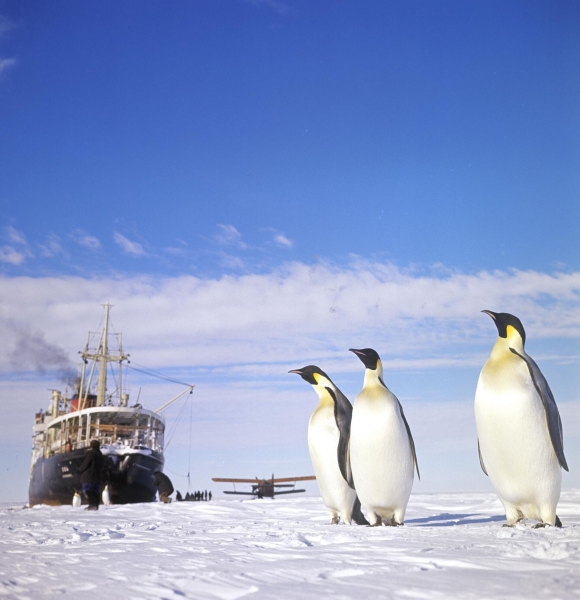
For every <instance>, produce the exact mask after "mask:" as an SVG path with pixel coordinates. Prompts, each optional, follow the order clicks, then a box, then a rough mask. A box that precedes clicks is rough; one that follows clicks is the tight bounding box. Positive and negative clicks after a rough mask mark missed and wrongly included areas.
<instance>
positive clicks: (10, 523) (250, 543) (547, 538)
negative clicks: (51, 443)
mask: <svg viewBox="0 0 580 600" xmlns="http://www.w3.org/2000/svg"><path fill="white" fill-rule="evenodd" d="M558 514H559V516H560V518H561V519H562V521H563V524H564V528H563V529H560V530H558V529H554V528H545V529H532V528H531V523H530V524H528V525H527V526H525V527H524V526H518V527H517V528H514V529H507V528H502V524H503V523H504V522H505V520H504V515H503V513H502V510H501V505H500V503H499V502H498V501H497V499H496V497H495V496H494V495H493V494H489V493H480V494H473V493H469V494H468V493H464V494H433V495H413V496H411V501H410V503H409V508H408V512H407V520H406V524H405V526H404V527H399V528H392V527H381V528H378V527H377V528H369V527H358V526H351V527H349V526H346V525H338V526H336V525H334V526H333V525H329V524H328V517H327V513H326V510H325V508H324V506H323V504H322V501H321V499H320V498H317V497H301V498H292V499H276V500H271V499H264V500H246V501H235V500H234V501H232V500H217V501H213V502H180V503H173V504H170V505H163V504H158V503H154V504H139V505H126V506H108V507H101V509H100V510H99V511H98V512H88V511H85V510H83V509H82V508H72V507H67V506H64V507H47V506H39V507H34V508H32V509H28V508H26V509H24V508H22V507H14V506H13V507H7V506H4V507H0V527H1V534H0V552H1V559H0V581H1V585H0V598H15V599H25V598H30V599H36V598H56V597H58V598H61V597H63V596H65V597H66V596H70V597H74V598H75V599H83V598H111V599H113V598H114V599H125V598H127V599H132V598H135V599H146V600H148V599H162V598H167V599H183V598H201V599H205V598H207V599H216V598H217V599H219V600H235V599H236V598H243V597H245V596H252V597H253V598H272V599H273V598H276V599H282V600H283V599H286V598H317V599H318V598H333V599H347V598H348V599H350V598H352V599H357V600H358V599H364V598H373V599H374V598H394V599H445V600H446V599H454V598H458V599H459V598H461V599H474V598H478V599H479V598H482V599H483V598H501V599H512V598H527V599H535V598H538V599H541V598H549V599H551V600H554V599H559V598H561V599H562V600H564V599H570V598H580V491H566V492H564V493H563V494H562V498H561V501H560V504H559V507H558Z"/></svg>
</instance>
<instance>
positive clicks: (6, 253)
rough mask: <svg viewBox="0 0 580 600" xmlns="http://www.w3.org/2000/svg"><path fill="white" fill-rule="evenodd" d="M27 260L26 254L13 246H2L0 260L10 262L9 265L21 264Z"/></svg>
mask: <svg viewBox="0 0 580 600" xmlns="http://www.w3.org/2000/svg"><path fill="white" fill-rule="evenodd" d="M25 260H26V254H24V253H23V252H18V250H16V249H15V248H13V247H12V246H1V247H0V262H3V263H8V264H9V265H16V266H18V265H21V264H22V263H23V262H24V261H25Z"/></svg>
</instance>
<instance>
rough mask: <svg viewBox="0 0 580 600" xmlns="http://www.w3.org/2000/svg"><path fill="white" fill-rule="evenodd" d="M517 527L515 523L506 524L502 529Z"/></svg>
mask: <svg viewBox="0 0 580 600" xmlns="http://www.w3.org/2000/svg"><path fill="white" fill-rule="evenodd" d="M515 526H516V524H515V523H512V524H511V525H510V524H509V523H504V524H503V525H502V527H515Z"/></svg>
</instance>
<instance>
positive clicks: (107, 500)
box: [101, 484, 111, 506]
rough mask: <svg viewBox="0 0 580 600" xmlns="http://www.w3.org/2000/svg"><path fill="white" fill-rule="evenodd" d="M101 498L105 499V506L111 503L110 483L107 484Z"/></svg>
mask: <svg viewBox="0 0 580 600" xmlns="http://www.w3.org/2000/svg"><path fill="white" fill-rule="evenodd" d="M101 499H102V500H103V505H104V506H109V505H110V504H111V493H110V491H109V484H107V485H106V486H105V488H104V489H103V493H102V494H101Z"/></svg>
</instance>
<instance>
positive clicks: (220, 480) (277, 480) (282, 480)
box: [212, 475, 316, 485]
mask: <svg viewBox="0 0 580 600" xmlns="http://www.w3.org/2000/svg"><path fill="white" fill-rule="evenodd" d="M314 479H316V477H315V476H314V475H307V476H304V477H276V478H275V479H258V478H257V477H255V478H254V479H233V478H228V477H212V481H217V482H218V483H253V484H254V485H256V484H257V483H285V482H292V481H311V480H314Z"/></svg>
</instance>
